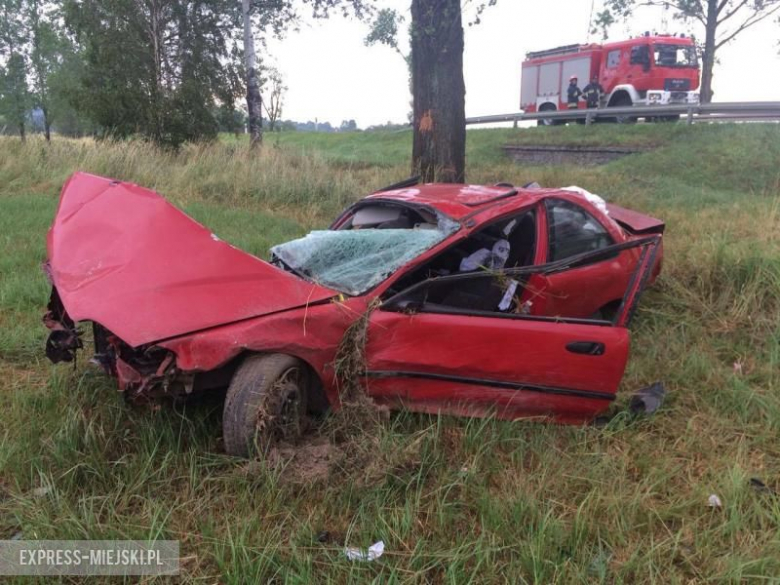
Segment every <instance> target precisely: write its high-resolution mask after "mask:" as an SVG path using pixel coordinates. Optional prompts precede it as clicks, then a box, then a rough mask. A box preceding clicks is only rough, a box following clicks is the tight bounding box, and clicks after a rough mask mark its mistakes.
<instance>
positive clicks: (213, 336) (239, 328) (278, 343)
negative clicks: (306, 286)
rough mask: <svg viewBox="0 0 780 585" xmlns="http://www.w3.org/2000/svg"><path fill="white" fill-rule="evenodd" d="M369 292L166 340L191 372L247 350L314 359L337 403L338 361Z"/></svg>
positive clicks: (211, 367)
mask: <svg viewBox="0 0 780 585" xmlns="http://www.w3.org/2000/svg"><path fill="white" fill-rule="evenodd" d="M366 306H367V300H366V298H364V297H358V298H351V299H346V300H345V301H343V302H332V303H329V304H326V305H318V306H312V307H309V308H303V309H296V310H293V311H287V312H284V313H279V314H276V315H268V316H265V317H260V318H257V319H249V320H247V321H244V322H241V323H234V324H232V325H227V326H224V327H218V328H215V329H211V330H208V331H202V332H198V333H194V334H192V335H187V336H184V337H179V338H177V339H173V340H170V341H166V342H163V343H161V344H160V347H164V348H165V349H168V350H170V351H172V352H174V353H175V354H176V366H177V367H178V368H179V369H180V370H182V371H185V372H194V373H197V372H207V371H210V370H214V369H216V368H219V367H220V366H223V365H225V364H227V363H228V362H229V361H230V360H232V359H234V358H236V357H237V356H239V355H240V354H242V353H245V352H275V353H276V352H278V353H285V354H288V355H292V356H295V357H297V358H299V359H302V360H303V361H305V362H306V363H308V364H309V365H310V366H311V368H312V369H313V370H314V371H315V372H316V373H317V375H318V376H319V378H320V381H321V382H322V385H323V388H324V390H325V394H326V395H327V397H328V400H329V402H330V403H331V404H337V403H338V388H337V385H336V375H335V374H336V372H335V370H334V367H333V363H334V360H335V357H336V352H337V351H338V347H339V344H340V343H341V340H342V339H343V337H344V334H345V332H346V330H347V329H348V328H349V326H350V325H352V324H353V323H354V322H355V321H356V320H357V319H359V318H360V316H361V315H362V314H363V313H364V312H365V310H366Z"/></svg>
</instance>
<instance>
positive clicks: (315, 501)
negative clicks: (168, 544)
mask: <svg viewBox="0 0 780 585" xmlns="http://www.w3.org/2000/svg"><path fill="white" fill-rule="evenodd" d="M266 140H267V144H266V145H267V148H266V149H265V151H264V152H263V153H262V154H261V155H259V156H256V155H250V154H248V153H246V151H245V148H244V146H243V145H242V144H239V143H237V142H236V141H235V140H233V139H232V138H229V137H228V138H225V139H224V141H223V142H222V143H220V144H216V145H212V146H206V147H200V146H199V147H196V146H189V147H187V148H185V149H183V150H182V151H181V152H179V153H162V152H158V151H155V150H153V149H152V148H150V147H148V146H146V145H143V144H140V143H132V142H131V143H124V144H116V145H112V144H95V143H92V142H90V141H66V140H57V141H55V143H54V144H52V145H51V146H47V145H45V144H43V143H42V142H39V141H35V140H30V141H29V142H28V144H27V145H26V146H21V145H20V144H19V143H18V142H17V141H15V140H12V139H2V141H0V243H2V255H1V256H0V325H2V331H3V334H2V335H1V336H0V408H2V413H3V417H2V418H3V423H2V424H0V538H10V537H11V536H13V535H14V534H17V533H19V532H21V534H22V535H23V536H24V537H25V538H58V539H59V538H94V539H97V538H139V539H144V538H149V537H158V538H173V539H179V540H181V542H182V551H183V555H184V556H185V560H184V561H183V565H182V569H183V578H184V579H185V580H186V581H198V582H201V581H203V582H215V581H219V582H227V583H245V582H252V581H256V582H267V581H279V582H282V581H284V582H291V583H318V582H330V581H333V582H339V583H341V582H354V583H366V582H377V583H407V582H420V583H431V582H433V583H461V582H472V581H473V582H484V583H492V582H502V583H503V582H513V583H515V582H538V583H551V582H559V583H572V582H575V583H577V582H588V583H591V582H596V583H692V582H693V583H699V582H718V583H720V582H727V583H741V582H752V581H759V582H777V581H778V580H780V497H775V496H772V495H771V494H766V493H759V492H757V491H755V490H753V489H752V488H751V487H750V486H749V480H750V478H752V477H758V478H761V479H762V480H763V481H765V482H766V483H767V484H768V485H770V486H771V487H773V488H776V489H777V488H780V438H779V437H780V194H779V193H778V192H779V191H780V168H779V167H778V166H777V161H778V160H780V150H779V149H780V128H778V127H777V126H773V125H733V126H731V125H719V126H715V125H713V126H695V127H687V126H684V125H655V126H651V125H647V126H639V125H637V126H636V127H628V128H624V127H617V126H611V127H610V126H606V125H605V126H597V127H592V128H583V127H565V128H552V129H536V128H533V129H527V130H526V129H524V130H503V129H502V130H474V131H470V132H469V135H468V141H469V152H468V160H469V169H468V171H469V179H470V180H471V181H473V182H485V183H493V182H497V181H511V182H515V183H522V182H525V181H530V180H538V181H539V182H541V183H542V184H543V185H548V186H567V185H571V184H578V185H581V186H583V187H585V188H587V189H590V190H592V191H594V192H596V193H600V194H602V195H604V196H605V197H607V198H608V199H610V200H613V201H617V202H619V203H622V204H624V205H629V206H632V207H635V208H637V209H640V210H645V211H648V212H651V213H653V214H655V215H657V216H659V217H662V218H663V219H664V220H666V222H667V225H668V228H667V229H668V231H667V234H666V237H665V264H664V272H663V275H662V278H661V279H660V280H659V282H658V284H657V286H656V287H654V289H653V290H651V291H650V292H649V293H648V294H647V295H646V296H645V297H644V298H643V301H642V304H641V308H640V311H639V314H638V316H637V319H636V320H635V322H634V324H633V327H632V337H633V340H632V354H631V359H630V362H629V366H628V370H627V373H626V376H625V379H624V383H623V390H624V392H623V394H622V397H621V399H620V401H619V406H624V405H625V402H626V397H625V395H626V393H627V391H629V390H631V389H634V388H636V387H639V386H641V385H646V384H649V383H652V382H654V381H656V380H662V381H664V383H665V384H666V386H667V390H668V398H667V402H666V403H665V405H664V407H663V408H662V410H661V411H660V412H658V413H657V414H656V415H655V416H654V417H652V418H650V419H640V420H632V419H629V418H628V417H626V416H624V415H619V416H617V417H616V418H614V419H613V420H612V421H611V422H610V423H609V424H608V425H607V426H606V427H605V428H594V427H583V428H577V427H562V426H550V425H542V424H532V423H522V422H517V423H507V422H499V421H494V420H468V419H457V418H450V417H431V416H417V415H410V414H399V415H396V416H393V417H392V418H391V420H390V421H389V422H387V423H386V424H385V425H383V426H382V427H381V428H380V429H379V430H378V431H377V437H376V438H375V439H373V440H374V442H375V445H376V448H377V452H378V455H377V464H376V465H369V466H367V467H364V468H361V467H355V466H345V468H344V469H342V470H340V471H337V472H335V473H333V474H332V476H331V477H330V478H329V479H328V480H327V481H324V482H319V483H317V484H315V485H291V484H289V482H287V481H286V480H285V479H284V476H283V475H280V472H279V471H278V470H274V469H267V468H265V467H264V466H263V465H262V464H261V465H254V466H252V465H249V466H248V465H247V464H246V463H245V462H242V461H236V460H234V459H231V458H228V457H226V456H225V455H223V454H222V449H221V439H220V412H221V411H220V409H221V405H220V402H219V397H213V398H212V399H211V400H198V401H190V402H188V403H186V404H183V405H176V406H171V405H163V406H162V407H161V408H159V409H157V410H153V409H140V408H131V407H128V406H126V405H125V404H124V402H123V400H122V398H121V396H120V395H119V394H118V393H117V392H116V390H115V388H114V386H113V384H112V383H111V381H109V380H107V379H105V378H104V377H103V376H102V375H100V374H98V373H97V372H95V371H93V370H92V369H90V368H89V367H88V366H87V365H86V364H83V363H81V362H80V363H79V364H78V366H77V367H76V368H73V367H71V366H68V365H60V366H51V365H49V364H48V362H46V361H45V359H43V358H42V353H43V352H42V344H43V341H44V339H45V330H44V328H43V326H42V325H41V323H40V315H41V313H42V311H43V308H44V305H45V303H46V296H47V286H46V282H45V279H44V277H43V276H42V274H41V272H40V269H39V265H40V263H41V261H43V259H44V258H45V231H46V227H47V225H48V223H49V222H50V220H51V216H52V214H53V213H54V209H55V206H56V198H57V193H58V190H59V188H60V186H61V184H62V182H63V181H64V179H65V178H66V177H67V176H68V174H70V173H71V172H72V171H73V170H75V169H77V168H78V169H82V170H87V171H91V172H97V173H102V174H106V175H109V176H113V177H117V178H120V179H124V180H131V181H136V182H138V183H141V184H143V185H146V186H150V187H153V188H156V189H158V190H159V191H160V192H162V193H163V194H165V195H166V196H168V197H169V198H170V199H172V200H173V201H174V202H175V203H176V204H177V205H181V206H182V207H183V208H184V209H186V210H187V211H188V212H189V213H191V214H192V215H193V216H194V217H196V218H197V219H198V220H200V221H202V222H204V223H205V224H207V225H209V227H211V228H212V229H213V230H214V231H215V232H216V233H217V234H219V235H220V236H221V237H222V238H224V239H226V240H228V241H230V242H232V243H234V244H236V245H238V246H240V247H242V248H245V249H247V250H249V251H251V252H253V253H256V254H259V255H264V254H265V253H266V251H267V249H268V247H269V246H270V245H271V244H273V243H276V242H279V241H282V240H284V239H287V238H291V237H295V236H298V235H300V234H302V233H304V232H305V231H306V230H309V229H311V228H314V227H321V226H324V225H326V224H327V223H328V221H329V220H330V219H331V218H332V217H333V216H334V215H335V214H336V213H337V212H338V211H339V210H340V209H341V208H342V207H343V206H344V205H346V204H347V203H348V202H350V201H352V200H354V199H356V198H357V197H359V196H361V195H362V194H365V193H366V192H368V191H370V190H372V189H374V188H376V187H379V186H381V185H384V184H387V183H391V182H394V181H396V180H398V179H400V178H403V177H405V176H406V175H407V174H408V161H407V155H408V151H409V148H410V135H409V133H408V132H399V133H378V134H369V133H356V134H344V135H311V134H303V133H301V134H294V133H290V134H282V135H280V136H279V137H278V142H279V144H278V145H276V141H277V137H276V136H274V137H267V139H266ZM505 142H525V143H532V142H538V143H544V144H555V143H567V144H569V143H571V144H641V145H647V146H653V147H655V149H654V150H652V151H649V152H647V153H645V154H642V155H638V156H635V157H630V158H626V159H623V160H621V161H617V162H615V163H612V164H610V165H607V166H605V167H599V168H578V167H571V166H563V167H557V168H550V167H523V166H517V165H514V164H512V163H510V162H508V161H507V160H506V159H504V158H503V155H502V151H501V145H502V144H503V143H505ZM735 362H738V363H740V364H741V365H742V372H741V373H738V372H736V371H735V368H734V363H735ZM40 487H48V488H50V490H49V491H48V492H47V493H46V494H44V495H38V496H36V495H35V494H36V492H34V491H33V490H34V489H35V488H40ZM712 493H714V494H717V495H718V496H719V497H720V498H721V500H722V501H723V508H721V509H712V508H709V507H708V506H707V498H708V496H709V495H710V494H712ZM323 531H327V532H329V533H330V537H329V539H327V540H326V542H320V541H319V540H318V539H317V535H318V534H319V533H321V532H323ZM379 539H382V540H384V541H385V544H386V551H387V552H386V554H385V555H384V556H383V557H382V558H381V559H380V560H378V561H376V562H373V563H351V562H349V561H347V560H346V559H345V558H344V557H343V553H342V548H343V545H344V544H347V545H350V546H362V547H366V546H368V545H370V544H371V543H373V542H375V541H376V540H379Z"/></svg>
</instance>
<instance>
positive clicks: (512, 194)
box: [361, 183, 572, 219]
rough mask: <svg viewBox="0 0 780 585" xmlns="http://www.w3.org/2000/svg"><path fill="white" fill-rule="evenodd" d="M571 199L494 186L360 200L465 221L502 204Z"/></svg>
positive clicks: (420, 188)
mask: <svg viewBox="0 0 780 585" xmlns="http://www.w3.org/2000/svg"><path fill="white" fill-rule="evenodd" d="M564 193H565V194H567V195H571V194H572V192H571V191H567V190H565V189H539V188H536V189H523V188H521V187H513V186H512V185H508V184H503V183H502V184H500V185H493V186H484V185H459V184H453V183H436V184H432V183H427V184H424V185H416V186H414V187H407V188H404V189H394V190H390V191H379V192H377V193H373V194H371V195H368V196H367V197H364V198H363V199H361V202H364V201H387V200H390V201H397V202H400V203H407V204H413V205H422V206H426V207H431V208H433V209H435V210H437V211H440V212H441V213H444V214H445V215H448V216H449V217H451V218H453V219H462V218H464V217H466V216H469V215H473V214H474V213H475V212H480V211H482V210H484V209H486V208H489V207H493V206H494V205H496V204H498V203H501V202H509V201H510V200H512V201H518V202H522V203H532V202H533V201H536V200H538V199H541V198H544V197H549V196H551V195H553V194H564Z"/></svg>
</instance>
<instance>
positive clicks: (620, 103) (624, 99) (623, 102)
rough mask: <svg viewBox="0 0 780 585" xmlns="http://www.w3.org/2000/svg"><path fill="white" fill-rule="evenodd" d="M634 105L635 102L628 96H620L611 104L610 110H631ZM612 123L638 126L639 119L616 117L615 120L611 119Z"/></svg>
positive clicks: (634, 117)
mask: <svg viewBox="0 0 780 585" xmlns="http://www.w3.org/2000/svg"><path fill="white" fill-rule="evenodd" d="M633 105H634V102H632V101H631V98H630V97H629V96H628V95H619V96H618V97H617V99H616V100H615V101H614V102H612V103H611V104H609V107H610V108H630V107H631V106H633ZM609 120H610V121H612V122H614V123H616V124H636V121H637V118H636V116H627V115H625V114H624V115H622V116H615V117H614V118H610V119H609Z"/></svg>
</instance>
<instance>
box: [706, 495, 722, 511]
mask: <svg viewBox="0 0 780 585" xmlns="http://www.w3.org/2000/svg"><path fill="white" fill-rule="evenodd" d="M707 505H708V506H709V507H710V508H722V507H723V502H721V501H720V498H719V497H718V496H717V495H716V494H710V497H709V498H707Z"/></svg>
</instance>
